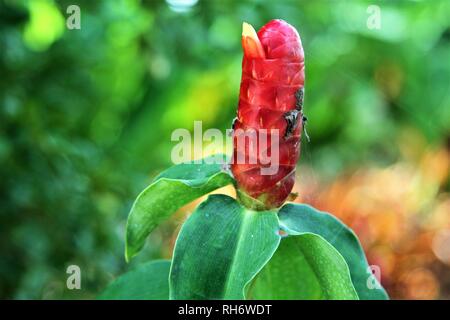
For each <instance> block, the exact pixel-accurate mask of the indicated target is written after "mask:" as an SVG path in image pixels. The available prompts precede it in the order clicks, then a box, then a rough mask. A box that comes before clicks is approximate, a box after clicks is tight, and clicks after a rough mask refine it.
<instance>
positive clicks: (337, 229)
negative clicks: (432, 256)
mask: <svg viewBox="0 0 450 320" xmlns="http://www.w3.org/2000/svg"><path fill="white" fill-rule="evenodd" d="M278 216H279V219H280V225H281V227H282V228H283V229H285V231H286V232H288V233H289V234H293V235H299V234H304V233H314V234H317V235H320V236H321V237H322V238H324V239H325V240H326V241H328V242H329V243H330V244H331V245H332V246H333V247H334V248H336V250H337V251H338V252H339V253H340V254H341V255H342V256H343V257H344V259H345V261H346V262H347V265H348V267H349V269H350V275H351V278H352V282H353V285H354V287H355V289H356V292H357V293H358V296H359V298H360V299H362V300H381V299H388V295H387V294H386V291H385V290H384V289H383V288H382V287H381V285H380V284H379V283H378V281H377V280H376V278H375V277H374V276H373V275H372V273H371V272H370V271H369V265H368V263H367V259H366V256H365V254H364V251H363V249H362V247H361V245H360V243H359V241H358V238H357V237H356V235H355V233H354V232H353V231H352V230H351V229H350V228H348V227H347V226H346V225H345V224H343V223H342V222H341V221H339V220H338V219H337V218H335V217H334V216H332V215H330V214H328V213H326V212H321V211H318V210H316V209H314V208H313V207H311V206H308V205H304V204H295V203H288V204H286V205H284V206H283V207H282V208H281V209H280V211H279V213H278ZM368 283H369V284H371V285H368Z"/></svg>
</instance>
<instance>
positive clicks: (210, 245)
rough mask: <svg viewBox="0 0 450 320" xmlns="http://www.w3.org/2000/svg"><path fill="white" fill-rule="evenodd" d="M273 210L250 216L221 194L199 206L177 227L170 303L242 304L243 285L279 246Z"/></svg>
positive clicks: (234, 201) (275, 217)
mask: <svg viewBox="0 0 450 320" xmlns="http://www.w3.org/2000/svg"><path fill="white" fill-rule="evenodd" d="M278 231H279V223H278V217H277V215H276V212H275V211H258V212H257V211H252V210H249V209H246V208H244V207H242V206H241V205H240V204H238V203H237V202H236V200H235V199H233V198H231V197H228V196H225V195H212V196H210V197H209V198H208V199H207V200H206V201H205V202H203V203H201V204H200V205H199V207H198V208H197V209H196V211H195V212H194V213H193V214H192V215H191V216H190V217H189V219H188V220H187V221H186V222H185V224H184V225H183V227H182V228H181V231H180V234H179V236H178V239H177V241H176V245H175V250H174V255H173V260H172V267H171V271H170V278H169V286H170V297H171V299H244V290H245V287H246V285H247V284H248V283H249V282H250V281H251V280H252V279H253V277H254V276H255V275H256V274H257V273H258V272H259V271H260V270H261V269H262V268H263V266H264V265H265V264H266V263H267V261H268V260H269V259H270V258H271V257H272V255H273V253H274V252H275V250H276V248H277V247H278V244H279V242H280V235H279V233H278Z"/></svg>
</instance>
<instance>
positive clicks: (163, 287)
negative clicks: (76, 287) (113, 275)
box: [99, 260, 170, 300]
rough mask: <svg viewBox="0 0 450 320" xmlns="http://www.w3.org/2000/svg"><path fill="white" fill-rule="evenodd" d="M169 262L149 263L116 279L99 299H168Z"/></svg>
mask: <svg viewBox="0 0 450 320" xmlns="http://www.w3.org/2000/svg"><path fill="white" fill-rule="evenodd" d="M169 269H170V260H159V261H151V262H147V263H145V264H142V265H140V266H138V267H137V268H136V269H134V270H131V271H129V272H128V273H125V274H123V275H121V276H120V277H118V278H117V279H116V280H114V282H112V283H111V284H110V285H109V286H108V287H107V288H106V289H105V291H104V292H103V293H102V295H101V296H100V297H99V299H101V300H167V299H169Z"/></svg>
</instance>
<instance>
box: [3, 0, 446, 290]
mask: <svg viewBox="0 0 450 320" xmlns="http://www.w3.org/2000/svg"><path fill="white" fill-rule="evenodd" d="M183 3H184V4H183ZM70 4H77V5H79V6H80V8H81V30H68V29H67V28H66V25H65V23H66V18H67V16H68V15H67V14H66V8H67V7H68V6H69V5H70ZM370 4H377V5H379V6H380V8H381V18H382V20H381V29H379V30H377V29H374V30H371V29H369V28H367V26H366V22H367V18H368V16H369V14H368V12H367V8H368V6H369V5H370ZM449 15H450V2H449V1H446V0H442V1H438V0H436V1H428V2H425V1H423V2H420V1H396V2H394V1H381V2H374V1H345V2H344V1H343V2H337V1H224V0H223V1H222V0H210V1H207V0H200V1H198V2H197V1H195V0H190V1H184V2H183V1H181V2H180V1H175V0H170V1H169V0H167V2H164V1H156V0H155V1H153V0H147V1H145V0H142V1H138V0H117V1H107V0H104V1H100V0H99V1H88V0H79V1H76V3H74V1H51V0H24V1H14V0H0V298H36V299H41V298H47V299H52V298H92V297H95V296H96V295H97V294H98V293H99V292H100V290H101V289H102V288H103V287H104V286H105V285H106V284H107V283H108V282H109V281H111V279H112V278H113V276H116V275H118V274H120V273H122V272H123V271H124V270H125V269H126V268H127V266H126V265H125V262H124V258H123V247H124V236H123V232H124V224H125V222H126V217H127V213H128V210H129V208H130V207H131V203H132V201H133V200H134V197H135V196H136V195H137V194H138V192H139V191H140V190H141V189H142V188H143V187H144V186H145V185H146V184H147V183H148V182H149V181H150V180H151V178H152V177H153V176H154V175H155V174H156V173H157V172H158V171H160V170H161V169H163V168H165V167H167V166H169V165H170V151H171V148H172V147H173V145H174V143H173V142H171V141H170V134H171V132H172V131H173V130H174V129H175V128H188V129H192V127H193V121H194V120H203V127H204V128H205V129H206V128H209V127H216V128H220V129H222V130H225V128H228V127H229V126H230V123H231V120H232V118H233V117H234V114H235V108H236V103H237V95H238V91H239V82H240V63H241V58H242V53H241V48H240V32H241V25H242V21H247V22H250V23H251V24H253V25H254V26H255V28H259V27H261V26H262V25H263V24H264V23H266V22H267V21H268V20H270V19H273V18H282V19H285V20H287V21H288V22H289V23H291V24H293V25H294V26H295V27H297V29H298V30H299V32H300V35H301V37H302V41H303V45H304V47H305V52H306V63H307V67H306V95H305V113H306V115H307V116H308V119H309V121H308V125H307V130H308V133H309V135H310V137H311V142H310V143H306V141H304V142H303V155H302V160H301V161H305V162H308V163H309V164H311V165H312V166H313V167H314V170H315V171H316V173H317V174H319V175H321V176H323V177H326V178H332V177H333V176H335V175H337V174H338V173H339V172H342V171H343V170H347V169H349V168H352V167H355V166H363V165H365V166H372V165H383V164H388V163H392V162H394V161H396V160H397V159H398V157H399V153H400V147H399V137H401V136H402V135H404V133H405V132H406V134H409V136H410V137H411V139H415V137H420V138H421V139H424V140H425V141H426V143H428V144H431V145H445V144H446V143H447V141H448V140H449V136H450V63H449V61H450V20H449ZM300 176H301V174H300ZM170 232H171V231H170V230H165V229H164V227H163V228H161V230H159V232H157V233H156V234H155V235H154V236H153V238H152V241H151V245H149V246H147V247H146V249H145V250H144V253H142V254H141V255H140V256H139V257H138V258H137V259H136V261H134V262H133V264H135V263H139V262H142V261H144V260H148V259H149V258H157V257H161V256H163V255H164V254H165V253H164V252H163V250H162V249H161V245H160V244H161V238H164V237H167V236H168V235H170V234H171V233H170ZM70 264H76V265H79V266H80V268H81V270H82V290H80V291H77V290H75V291H70V290H67V289H66V284H65V279H66V277H67V275H66V273H65V271H66V267H67V266H68V265H70Z"/></svg>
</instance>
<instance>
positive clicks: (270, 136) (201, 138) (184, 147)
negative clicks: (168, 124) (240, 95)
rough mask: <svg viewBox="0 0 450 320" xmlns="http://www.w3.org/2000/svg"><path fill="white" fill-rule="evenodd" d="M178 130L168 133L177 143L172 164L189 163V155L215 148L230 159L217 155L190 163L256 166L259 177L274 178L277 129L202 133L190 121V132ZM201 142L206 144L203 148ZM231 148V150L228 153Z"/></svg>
mask: <svg viewBox="0 0 450 320" xmlns="http://www.w3.org/2000/svg"><path fill="white" fill-rule="evenodd" d="M193 133H194V134H193V137H192V134H191V132H190V131H189V130H187V129H183V128H179V129H175V130H174V131H173V132H172V135H171V140H172V142H178V143H177V144H176V145H175V146H174V147H173V148H172V152H171V160H172V162H173V163H174V164H180V163H186V162H191V161H192V158H193V154H194V155H196V156H198V155H205V154H212V153H213V149H214V148H215V147H216V146H217V145H218V146H219V147H220V146H223V147H224V148H225V149H226V154H233V156H229V157H227V159H224V158H223V157H222V156H221V155H216V156H211V157H208V158H205V159H197V160H194V161H193V162H194V163H202V162H203V163H206V164H213V163H216V164H225V163H229V164H249V165H259V166H260V170H261V175H274V174H276V173H278V169H279V158H280V155H279V148H280V140H281V138H280V130H278V129H270V130H268V129H258V130H256V129H253V128H248V129H240V128H239V129H227V130H226V132H225V134H223V132H222V131H220V130H219V129H215V128H212V129H208V130H206V131H205V132H204V133H203V128H202V122H201V121H194V132H193ZM203 142H210V144H209V145H208V146H206V147H205V148H204V147H203ZM232 145H234V150H236V152H234V153H233V151H232V150H228V149H229V148H230V146H232Z"/></svg>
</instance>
